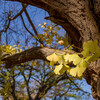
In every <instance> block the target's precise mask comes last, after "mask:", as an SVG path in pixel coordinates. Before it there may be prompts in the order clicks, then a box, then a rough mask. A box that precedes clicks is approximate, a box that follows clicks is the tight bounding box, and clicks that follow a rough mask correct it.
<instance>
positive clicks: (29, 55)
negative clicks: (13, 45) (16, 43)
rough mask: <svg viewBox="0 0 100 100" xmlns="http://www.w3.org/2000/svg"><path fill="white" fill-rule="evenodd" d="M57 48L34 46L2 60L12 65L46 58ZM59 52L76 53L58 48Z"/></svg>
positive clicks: (8, 65)
mask: <svg viewBox="0 0 100 100" xmlns="http://www.w3.org/2000/svg"><path fill="white" fill-rule="evenodd" d="M56 50H57V49H53V48H48V47H43V48H42V47H33V48H31V49H28V50H25V51H23V52H21V53H17V54H15V55H12V56H8V57H6V58H4V59H3V60H2V61H5V64H6V67H8V68H9V67H11V65H17V64H20V63H24V62H27V61H31V60H35V59H42V60H46V61H47V59H46V57H47V56H49V55H51V54H52V53H54V52H55V51H56ZM58 52H59V53H63V52H68V53H74V52H73V51H69V50H66V51H63V50H58Z"/></svg>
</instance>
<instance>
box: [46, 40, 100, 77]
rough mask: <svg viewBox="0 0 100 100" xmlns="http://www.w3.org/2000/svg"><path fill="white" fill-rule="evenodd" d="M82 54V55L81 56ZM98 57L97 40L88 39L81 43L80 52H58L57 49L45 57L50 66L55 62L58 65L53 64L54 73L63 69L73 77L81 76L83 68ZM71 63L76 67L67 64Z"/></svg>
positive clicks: (99, 50)
mask: <svg viewBox="0 0 100 100" xmlns="http://www.w3.org/2000/svg"><path fill="white" fill-rule="evenodd" d="M81 56H82V57H81ZM99 57H100V48H99V46H98V43H97V40H94V41H88V42H84V43H83V51H82V52H81V53H80V54H77V53H75V54H69V53H67V54H65V53H64V54H59V53H58V52H57V51H56V52H55V53H53V54H52V55H50V56H48V57H47V59H48V60H49V61H50V65H51V67H52V66H54V64H55V63H57V62H58V63H59V65H56V66H55V69H54V72H55V74H58V75H60V74H62V73H64V72H65V71H66V72H67V73H69V74H70V75H72V76H74V77H78V78H81V77H82V74H83V72H84V71H85V69H86V68H87V67H88V66H89V64H90V63H91V62H93V61H96V60H97V59H98V58H99ZM71 62H72V63H73V64H74V65H75V66H76V67H74V68H73V67H70V66H69V64H70V63H71Z"/></svg>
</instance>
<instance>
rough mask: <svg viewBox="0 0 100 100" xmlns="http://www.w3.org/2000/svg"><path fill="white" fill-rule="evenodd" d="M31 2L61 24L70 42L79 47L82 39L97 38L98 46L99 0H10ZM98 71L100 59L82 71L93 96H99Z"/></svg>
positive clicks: (99, 42)
mask: <svg viewBox="0 0 100 100" xmlns="http://www.w3.org/2000/svg"><path fill="white" fill-rule="evenodd" d="M10 1H19V2H22V3H27V4H31V5H33V6H37V7H39V8H42V9H44V10H46V11H47V12H48V13H49V16H48V17H46V19H48V20H51V21H53V22H54V23H56V24H59V25H61V26H62V27H63V28H64V29H65V30H66V32H67V34H68V36H69V38H70V39H71V44H74V45H75V46H78V47H81V45H82V43H83V42H84V41H89V40H95V39H96V40H98V44H99V46H100V27H99V24H100V21H99V20H100V0H95V1H94V0H10ZM99 73H100V59H98V61H95V62H93V63H91V65H90V66H89V67H88V68H87V70H86V71H85V73H84V78H85V79H86V81H87V83H88V84H90V85H91V86H92V94H93V97H94V98H96V99H98V98H99V97H100V92H99V91H100V90H99V91H97V90H98V89H97V83H99V81H98V80H100V79H99V78H100V77H99Z"/></svg>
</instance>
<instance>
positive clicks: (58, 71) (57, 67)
mask: <svg viewBox="0 0 100 100" xmlns="http://www.w3.org/2000/svg"><path fill="white" fill-rule="evenodd" d="M62 67H63V65H62V64H60V65H57V66H55V69H54V73H55V74H58V75H60V70H61V69H62Z"/></svg>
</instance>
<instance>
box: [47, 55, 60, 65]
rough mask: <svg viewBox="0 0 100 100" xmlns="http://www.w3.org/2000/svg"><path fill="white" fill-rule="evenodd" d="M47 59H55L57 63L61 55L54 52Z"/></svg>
mask: <svg viewBox="0 0 100 100" xmlns="http://www.w3.org/2000/svg"><path fill="white" fill-rule="evenodd" d="M47 60H49V61H54V62H55V63H56V62H57V61H58V60H60V57H59V56H57V55H56V54H55V53H53V54H52V55H50V56H47Z"/></svg>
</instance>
